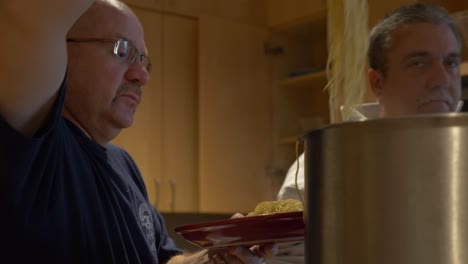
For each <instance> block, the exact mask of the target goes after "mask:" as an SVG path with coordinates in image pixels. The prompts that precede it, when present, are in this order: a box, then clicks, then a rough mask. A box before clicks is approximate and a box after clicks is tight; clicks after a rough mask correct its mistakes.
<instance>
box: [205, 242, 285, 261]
mask: <svg viewBox="0 0 468 264" xmlns="http://www.w3.org/2000/svg"><path fill="white" fill-rule="evenodd" d="M277 253H278V245H277V244H276V243H269V244H263V245H255V246H252V247H250V248H248V247H242V246H231V247H228V248H222V249H211V250H209V251H208V258H209V260H211V261H212V262H213V263H214V264H228V263H229V264H261V263H263V261H264V259H265V258H269V257H272V256H274V255H276V254H277Z"/></svg>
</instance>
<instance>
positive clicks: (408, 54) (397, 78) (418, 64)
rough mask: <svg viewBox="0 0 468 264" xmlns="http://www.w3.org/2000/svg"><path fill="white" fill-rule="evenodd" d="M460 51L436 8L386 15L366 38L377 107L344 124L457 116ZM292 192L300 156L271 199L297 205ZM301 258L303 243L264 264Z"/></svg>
mask: <svg viewBox="0 0 468 264" xmlns="http://www.w3.org/2000/svg"><path fill="white" fill-rule="evenodd" d="M461 49H462V41H461V37H460V34H459V32H458V31H457V28H456V26H455V23H454V21H453V20H452V19H451V18H450V16H449V15H448V14H447V12H446V11H445V10H444V9H443V8H442V7H440V6H436V5H431V4H422V3H417V4H411V5H406V6H402V7H400V8H398V9H396V10H395V11H393V12H391V13H390V14H388V15H387V16H385V17H384V18H383V19H382V20H381V21H379V22H378V23H377V25H376V26H375V27H374V28H373V29H372V31H371V34H370V43H369V51H368V59H369V65H370V69H369V72H368V80H369V83H370V87H371V89H372V92H373V93H374V95H375V97H376V98H377V101H378V102H377V103H369V104H363V105H359V106H357V107H356V108H355V109H353V111H352V114H351V115H350V118H349V119H348V120H345V121H364V120H367V119H375V118H387V117H400V116H405V115H415V114H423V113H449V112H455V111H459V110H460V109H461V106H462V104H463V103H462V101H460V98H461V78H460V60H461V54H460V53H461ZM297 162H299V167H297ZM296 171H297V172H298V174H297V188H296ZM298 192H299V193H300V194H301V196H303V194H304V154H302V155H301V156H300V157H299V158H298V160H297V161H296V162H294V164H293V165H292V166H291V167H290V169H289V170H288V173H287V175H286V178H285V180H284V182H283V185H282V187H281V189H280V191H279V193H278V197H277V198H278V200H284V199H290V198H292V199H298V200H300V199H301V198H300V197H299V195H298ZM312 215H313V214H312ZM304 255H305V254H304V244H303V243H287V244H286V243H285V244H280V246H279V251H278V254H277V255H276V256H275V257H273V258H271V259H269V260H268V262H267V263H268V264H272V263H304Z"/></svg>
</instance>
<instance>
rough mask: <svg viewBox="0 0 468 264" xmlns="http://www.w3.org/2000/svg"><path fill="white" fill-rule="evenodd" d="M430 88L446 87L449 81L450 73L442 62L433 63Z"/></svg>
mask: <svg viewBox="0 0 468 264" xmlns="http://www.w3.org/2000/svg"><path fill="white" fill-rule="evenodd" d="M430 74H431V75H430V80H431V87H433V88H442V87H448V86H449V84H450V80H451V72H450V69H449V67H448V66H447V65H446V63H445V62H444V61H441V62H437V63H434V65H433V67H432V70H431V73H430Z"/></svg>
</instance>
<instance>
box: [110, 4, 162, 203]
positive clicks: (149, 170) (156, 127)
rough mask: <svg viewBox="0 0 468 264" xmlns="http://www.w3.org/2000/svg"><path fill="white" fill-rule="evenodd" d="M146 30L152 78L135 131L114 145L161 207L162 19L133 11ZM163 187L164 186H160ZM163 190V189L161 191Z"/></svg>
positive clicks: (137, 113)
mask: <svg viewBox="0 0 468 264" xmlns="http://www.w3.org/2000/svg"><path fill="white" fill-rule="evenodd" d="M132 9H133V11H134V12H135V13H136V15H137V16H138V18H139V19H140V21H141V23H142V25H143V28H144V30H145V42H146V46H147V49H148V54H149V57H150V59H151V62H152V63H153V70H152V71H151V79H150V81H149V83H148V84H147V85H146V86H145V87H143V90H142V91H143V98H142V102H141V104H140V105H139V107H138V109H137V112H136V113H135V121H134V123H133V125H132V127H131V128H128V129H124V130H122V132H121V133H120V134H119V135H118V136H117V137H116V138H115V139H114V140H113V143H114V144H116V145H119V146H121V147H123V148H124V149H126V150H127V151H128V152H129V153H130V155H131V156H132V157H133V158H134V160H135V161H136V163H137V165H138V167H139V169H140V171H141V174H142V175H143V178H144V181H145V184H146V188H147V191H148V196H149V199H150V201H151V202H152V203H153V204H155V205H157V204H158V200H160V198H159V199H158V197H160V196H161V195H160V193H159V192H157V191H156V189H158V188H157V185H158V184H157V183H156V180H157V179H158V177H160V175H161V157H162V156H161V154H162V152H161V141H162V131H161V125H160V124H161V120H162V113H163V111H162V74H161V72H162V71H161V69H162V65H163V63H162V60H161V58H162V16H161V14H158V13H155V12H152V11H147V10H143V9H140V8H132ZM159 186H160V184H159ZM159 189H160V188H159Z"/></svg>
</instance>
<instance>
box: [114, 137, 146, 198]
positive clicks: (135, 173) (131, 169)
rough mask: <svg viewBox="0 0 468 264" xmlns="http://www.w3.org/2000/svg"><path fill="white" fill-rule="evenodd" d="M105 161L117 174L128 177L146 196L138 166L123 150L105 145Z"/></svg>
mask: <svg viewBox="0 0 468 264" xmlns="http://www.w3.org/2000/svg"><path fill="white" fill-rule="evenodd" d="M106 150H107V159H108V162H109V164H110V165H111V166H112V168H113V169H114V170H115V171H116V172H117V173H118V174H119V175H125V177H127V176H128V177H130V178H131V179H132V180H133V182H135V183H136V184H137V185H138V188H139V189H140V190H141V191H142V192H143V193H145V194H146V187H145V184H144V181H143V177H142V176H141V172H140V170H139V169H138V166H137V164H136V162H135V160H133V158H132V156H131V155H130V154H129V153H128V152H127V151H126V150H125V149H123V148H121V147H119V146H116V145H114V144H111V143H109V144H107V145H106Z"/></svg>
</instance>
